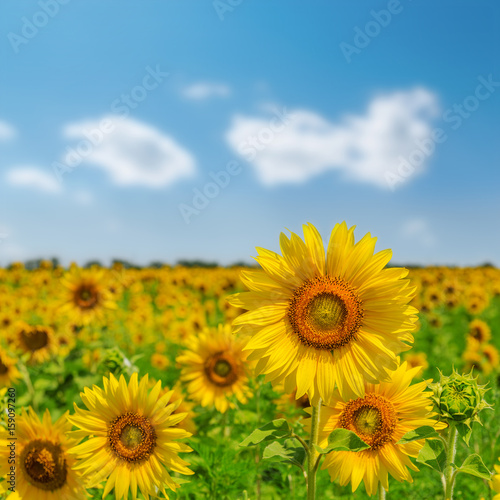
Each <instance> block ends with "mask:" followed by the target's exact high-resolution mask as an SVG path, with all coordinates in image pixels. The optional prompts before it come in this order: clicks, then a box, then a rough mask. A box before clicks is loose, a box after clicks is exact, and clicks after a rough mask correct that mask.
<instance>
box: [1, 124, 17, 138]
mask: <svg viewBox="0 0 500 500" xmlns="http://www.w3.org/2000/svg"><path fill="white" fill-rule="evenodd" d="M15 136H16V129H15V128H14V127H13V126H12V125H10V124H9V123H7V122H5V121H2V120H0V141H8V140H10V139H13V138H14V137H15Z"/></svg>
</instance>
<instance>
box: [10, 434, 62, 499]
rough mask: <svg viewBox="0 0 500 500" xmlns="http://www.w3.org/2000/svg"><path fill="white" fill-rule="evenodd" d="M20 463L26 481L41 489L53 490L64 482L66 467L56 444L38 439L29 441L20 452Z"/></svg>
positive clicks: (60, 486)
mask: <svg viewBox="0 0 500 500" xmlns="http://www.w3.org/2000/svg"><path fill="white" fill-rule="evenodd" d="M20 463H21V468H22V470H23V472H24V473H25V475H26V479H27V480H28V482H29V483H31V484H32V485H33V486H36V487H37V488H39V489H41V490H45V491H54V490H57V489H59V488H62V487H63V486H64V485H65V484H66V478H67V475H68V469H67V466H66V459H65V456H64V452H63V450H61V446H60V445H58V444H55V443H52V442H51V441H42V440H38V439H37V440H35V441H31V442H30V443H28V444H27V445H26V446H25V447H24V449H23V451H22V452H21V456H20Z"/></svg>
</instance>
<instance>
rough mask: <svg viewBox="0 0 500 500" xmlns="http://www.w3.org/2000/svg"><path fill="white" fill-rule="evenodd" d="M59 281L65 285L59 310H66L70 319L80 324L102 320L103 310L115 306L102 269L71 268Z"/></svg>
mask: <svg viewBox="0 0 500 500" xmlns="http://www.w3.org/2000/svg"><path fill="white" fill-rule="evenodd" d="M61 283H62V284H63V285H64V286H65V287H66V299H65V303H64V304H63V305H62V306H61V311H64V312H67V313H68V314H69V317H70V319H71V320H72V321H75V322H76V323H78V324H80V325H88V324H89V323H91V322H93V321H101V322H102V321H103V319H104V313H105V311H106V310H110V309H115V308H116V304H115V302H114V301H113V300H112V296H111V293H110V292H109V290H108V288H107V286H106V285H107V282H106V279H105V276H104V271H103V270H102V269H101V270H98V269H87V270H84V269H73V270H72V271H71V272H69V273H68V274H67V275H66V276H64V278H62V280H61Z"/></svg>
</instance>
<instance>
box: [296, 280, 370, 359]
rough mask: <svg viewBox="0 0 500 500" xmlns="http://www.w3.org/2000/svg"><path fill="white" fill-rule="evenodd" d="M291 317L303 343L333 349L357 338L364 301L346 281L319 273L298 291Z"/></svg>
mask: <svg viewBox="0 0 500 500" xmlns="http://www.w3.org/2000/svg"><path fill="white" fill-rule="evenodd" d="M288 319H289V321H290V324H291V326H292V329H293V331H294V332H295V333H296V335H297V336H298V338H299V340H300V341H301V342H302V344H304V345H307V346H309V347H314V348H316V349H325V350H330V351H331V350H333V349H338V348H339V347H342V346H344V345H347V344H348V343H349V342H350V341H351V340H353V339H355V337H356V333H357V332H358V331H359V329H360V327H361V322H362V320H363V309H362V303H361V300H360V299H359V297H358V295H357V293H356V292H355V291H354V289H353V288H351V287H350V286H349V285H348V284H347V283H346V282H345V281H344V280H342V279H340V278H332V277H330V276H317V277H316V278H313V279H310V280H308V281H306V282H305V283H304V284H303V285H302V286H300V287H299V288H297V289H296V290H295V293H294V294H293V297H292V299H291V300H290V304H289V307H288Z"/></svg>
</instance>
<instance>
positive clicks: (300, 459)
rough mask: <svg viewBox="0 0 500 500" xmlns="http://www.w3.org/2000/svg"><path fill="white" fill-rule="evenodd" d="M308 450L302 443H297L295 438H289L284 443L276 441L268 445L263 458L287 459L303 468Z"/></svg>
mask: <svg viewBox="0 0 500 500" xmlns="http://www.w3.org/2000/svg"><path fill="white" fill-rule="evenodd" d="M305 456H306V452H305V450H304V447H303V446H302V445H301V444H297V441H295V440H294V439H287V440H286V441H285V443H284V445H283V444H281V443H279V442H278V441H274V443H271V444H270V445H268V446H266V448H265V449H264V453H263V454H262V458H264V459H270V458H274V459H278V460H280V461H282V460H285V461H287V462H290V463H292V464H294V465H297V466H298V467H301V468H302V464H303V463H304V459H305Z"/></svg>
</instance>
